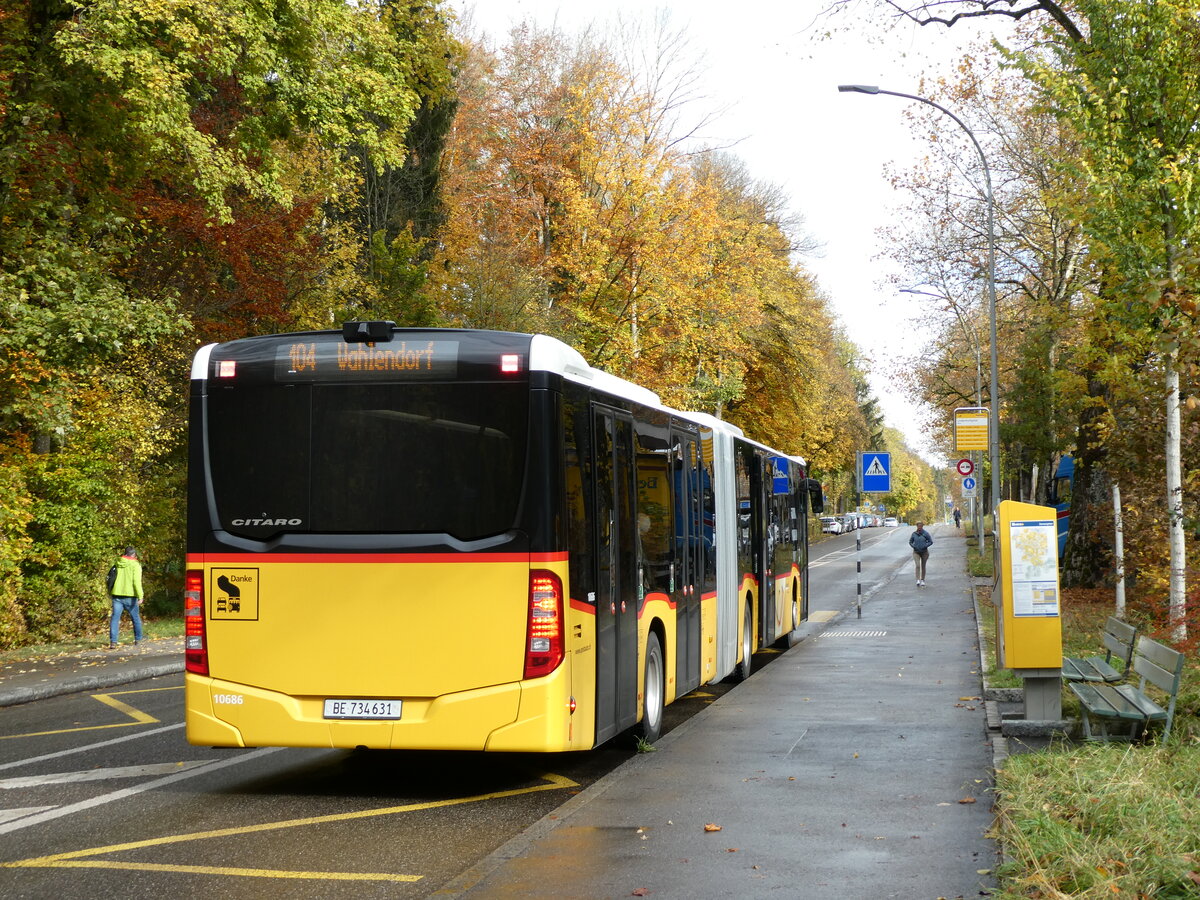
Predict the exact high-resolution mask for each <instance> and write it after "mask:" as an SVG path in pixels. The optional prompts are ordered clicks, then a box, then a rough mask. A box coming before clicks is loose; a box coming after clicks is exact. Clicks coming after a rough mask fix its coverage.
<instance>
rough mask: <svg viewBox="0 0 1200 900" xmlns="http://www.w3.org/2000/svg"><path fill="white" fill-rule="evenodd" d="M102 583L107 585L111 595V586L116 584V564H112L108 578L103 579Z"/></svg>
mask: <svg viewBox="0 0 1200 900" xmlns="http://www.w3.org/2000/svg"><path fill="white" fill-rule="evenodd" d="M104 583H105V584H107V585H108V592H109V593H110V594H111V593H112V589H113V585H114V584H116V583H117V564H116V563H113V566H112V568H111V569H109V570H108V577H107V578H105V579H104Z"/></svg>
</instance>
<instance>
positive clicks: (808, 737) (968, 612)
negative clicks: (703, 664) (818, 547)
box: [435, 528, 1002, 900]
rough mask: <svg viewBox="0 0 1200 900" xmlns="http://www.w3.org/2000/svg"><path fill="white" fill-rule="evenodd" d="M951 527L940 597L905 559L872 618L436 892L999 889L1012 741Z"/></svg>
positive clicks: (943, 539) (932, 577)
mask: <svg viewBox="0 0 1200 900" xmlns="http://www.w3.org/2000/svg"><path fill="white" fill-rule="evenodd" d="M934 533H935V536H936V537H939V538H940V540H938V542H937V544H936V545H935V546H936V549H937V553H936V555H933V556H931V560H930V571H929V579H928V586H927V587H924V588H918V587H917V586H916V585H915V583H914V580H913V579H912V577H911V568H912V567H911V563H909V562H905V563H904V564H903V565H902V566H900V567H898V568H897V569H896V570H895V572H893V573H892V575H891V581H890V582H889V583H887V584H885V585H883V586H882V588H881V589H879V590H878V591H876V592H875V593H874V594H873V595H872V597H871V598H870V600H869V601H868V602H866V603H864V605H863V613H862V618H861V619H858V618H854V617H853V613H851V617H850V618H842V619H840V620H835V621H833V622H831V623H830V624H829V626H828V628H826V629H825V630H824V631H819V632H815V633H814V634H813V636H811V637H809V638H807V639H806V640H804V641H803V642H802V643H801V644H799V645H798V646H796V647H794V648H793V649H791V650H789V651H788V652H787V654H786V655H785V656H783V657H782V658H780V659H778V660H776V661H775V662H773V663H772V664H771V665H770V666H769V667H768V668H766V669H764V670H763V671H761V672H759V673H758V674H756V675H754V676H753V677H752V678H751V679H750V680H749V681H748V682H746V683H745V684H744V685H740V686H739V687H738V688H737V689H736V690H735V691H733V692H731V693H729V694H727V695H725V696H724V697H722V698H721V699H719V700H718V701H716V702H715V703H713V705H712V706H710V707H709V708H708V709H706V710H704V711H703V712H701V713H700V714H699V715H697V716H695V717H694V718H692V719H691V720H689V721H688V722H686V723H685V724H683V725H681V726H680V727H679V728H677V729H676V730H675V731H673V732H671V733H670V734H668V735H667V736H666V737H664V738H663V739H662V740H661V741H659V743H658V745H657V747H658V749H657V752H654V753H649V754H643V755H640V756H637V757H635V758H634V759H632V760H630V761H629V762H628V763H626V764H625V765H623V766H621V767H620V768H618V769H617V770H615V771H614V772H612V773H610V774H609V775H607V776H606V777H605V778H603V779H601V780H600V781H599V782H597V783H596V784H594V785H593V786H591V787H590V788H588V789H587V790H585V791H583V792H582V793H581V794H579V795H578V796H576V797H575V798H573V799H572V800H570V801H569V802H568V803H567V804H566V805H565V806H563V807H561V808H560V809H558V810H556V811H555V813H554V814H552V815H551V816H548V817H546V818H545V819H543V820H542V821H541V822H539V823H537V824H536V825H534V826H533V827H532V828H530V829H528V830H526V831H525V832H524V833H523V834H521V835H519V836H518V837H517V838H514V839H513V840H512V841H510V842H509V843H508V844H506V845H504V846H502V847H501V848H500V849H499V850H497V851H496V852H495V853H493V854H492V855H491V856H489V857H488V858H487V859H485V860H484V861H483V862H481V863H480V864H479V865H478V866H476V867H475V868H474V869H472V870H470V871H468V872H467V873H465V874H464V875H463V876H461V877H460V878H458V879H456V880H455V881H454V882H452V883H451V884H449V885H446V886H444V887H443V888H442V889H441V890H440V891H438V892H437V893H436V894H435V896H438V897H443V896H449V897H464V896H469V897H486V898H496V897H501V898H504V897H522V898H547V900H549V898H587V900H597V898H607V897H613V898H616V897H630V896H637V897H642V896H645V897H654V898H718V897H729V896H740V897H764V896H768V895H775V896H780V897H803V898H805V900H809V898H826V897H828V898H837V900H856V898H862V900H879V898H888V897H894V898H901V900H922V898H927V900H932V898H935V897H975V896H980V895H981V894H983V895H986V893H987V892H988V889H989V887H992V886H994V879H993V876H992V874H991V870H992V869H994V867H995V866H996V864H997V862H998V858H997V857H998V847H997V845H996V844H995V843H994V842H993V841H992V840H990V839H989V838H988V837H987V836H986V833H987V831H988V829H989V828H990V826H991V824H992V812H991V807H992V784H993V781H992V777H993V747H992V742H993V737H992V735H995V739H996V742H997V743H998V744H999V743H1002V741H1001V739H1000V738H999V732H989V729H988V722H987V717H986V715H985V711H984V702H983V700H982V699H981V698H982V695H983V689H982V674H981V670H980V654H979V649H978V641H977V629H976V622H975V614H974V608H973V605H972V597H971V590H970V582H969V579H968V578H967V576H966V574H965V571H966V568H965V554H966V547H965V543H964V542H963V541H962V540H959V539H956V538H955V537H954V536H953V532H952V531H949V530H947V529H945V528H941V529H937V530H935V532H934ZM813 602H814V604H816V605H819V603H820V600H819V598H813ZM706 825H714V826H719V827H720V830H719V831H712V830H706Z"/></svg>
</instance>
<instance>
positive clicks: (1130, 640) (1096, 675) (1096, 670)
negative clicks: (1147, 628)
mask: <svg viewBox="0 0 1200 900" xmlns="http://www.w3.org/2000/svg"><path fill="white" fill-rule="evenodd" d="M1136 641H1137V628H1136V627H1135V626H1133V625H1130V624H1129V623H1128V622H1122V621H1121V620H1120V619H1118V618H1117V617H1116V616H1109V617H1108V621H1107V622H1105V623H1104V647H1105V649H1106V652H1105V654H1104V656H1103V657H1100V656H1092V657H1089V658H1088V659H1075V658H1073V657H1069V656H1065V657H1063V661H1062V677H1063V680H1064V681H1103V682H1108V683H1112V682H1115V681H1120V680H1121V679H1123V678H1124V677H1125V675H1126V674H1127V673H1128V672H1129V662H1130V660H1131V659H1133V646H1134V644H1135V643H1136ZM1114 656H1115V657H1116V658H1117V659H1119V660H1120V661H1121V668H1120V669H1119V670H1118V669H1115V668H1113V665H1112V663H1113V658H1114Z"/></svg>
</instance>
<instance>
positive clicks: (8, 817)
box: [0, 806, 54, 824]
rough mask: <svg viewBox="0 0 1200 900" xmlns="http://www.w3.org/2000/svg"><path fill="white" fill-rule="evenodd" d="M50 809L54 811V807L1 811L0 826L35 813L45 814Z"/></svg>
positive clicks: (31, 807) (24, 807)
mask: <svg viewBox="0 0 1200 900" xmlns="http://www.w3.org/2000/svg"><path fill="white" fill-rule="evenodd" d="M48 809H54V807H53V806H22V807H20V808H19V809H0V824H2V823H4V822H11V821H13V820H14V819H19V818H21V817H22V816H32V815H33V814H34V813H40V812H45V811H46V810H48Z"/></svg>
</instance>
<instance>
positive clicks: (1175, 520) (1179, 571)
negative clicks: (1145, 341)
mask: <svg viewBox="0 0 1200 900" xmlns="http://www.w3.org/2000/svg"><path fill="white" fill-rule="evenodd" d="M1178 353H1179V351H1178V350H1177V349H1172V350H1171V351H1170V352H1168V353H1167V355H1166V368H1167V372H1166V381H1167V445H1166V451H1167V504H1168V507H1169V509H1168V521H1167V533H1168V535H1169V537H1170V549H1171V561H1170V564H1171V593H1170V616H1171V639H1172V640H1174V641H1184V640H1187V575H1186V572H1185V567H1186V566H1187V556H1186V553H1185V551H1186V545H1185V540H1184V532H1183V475H1182V466H1181V462H1180V452H1179V440H1180V428H1179V369H1178V367H1177V365H1176V363H1177V362H1178V359H1177V357H1178Z"/></svg>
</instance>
